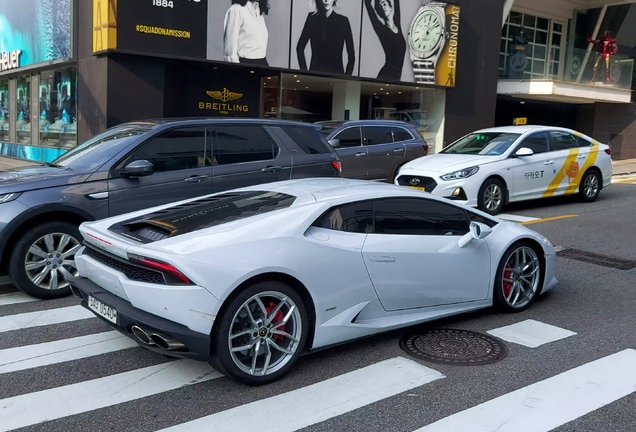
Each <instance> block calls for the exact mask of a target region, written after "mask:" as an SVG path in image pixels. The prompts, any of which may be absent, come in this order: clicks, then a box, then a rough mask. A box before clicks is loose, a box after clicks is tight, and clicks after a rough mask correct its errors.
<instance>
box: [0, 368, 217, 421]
mask: <svg viewBox="0 0 636 432" xmlns="http://www.w3.org/2000/svg"><path fill="white" fill-rule="evenodd" d="M220 376H221V374H220V373H218V372H217V371H215V370H214V369H212V368H211V367H210V365H208V364H207V363H204V362H197V361H193V360H177V361H172V362H169V363H164V364H160V365H156V366H150V367H147V368H143V369H137V370H133V371H130V372H124V373H121V374H117V375H111V376H107V377H104V378H98V379H94V380H91V381H83V382H80V383H77V384H71V385H67V386H63V387H57V388H53V389H50V390H43V391H39V392H35V393H28V394H23V395H20V396H15V397H11V398H7V399H2V400H0V431H2V432H4V431H9V430H13V429H17V428H22V427H26V426H31V425H35V424H39V423H42V422H46V421H50V420H55V419H59V418H63V417H68V416H72V415H76V414H81V413H84V412H87V411H92V410H96V409H100V408H105V407H109V406H113V405H117V404H121V403H125V402H129V401H132V400H136V399H141V398H144V397H148V396H152V395H156V394H159V393H163V392H167V391H170V390H174V389H178V388H180V387H184V386H188V385H192V384H196V383H200V382H204V381H208V380H211V379H215V378H219V377H220Z"/></svg>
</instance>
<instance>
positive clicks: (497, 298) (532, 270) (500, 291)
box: [493, 241, 545, 312]
mask: <svg viewBox="0 0 636 432" xmlns="http://www.w3.org/2000/svg"><path fill="white" fill-rule="evenodd" d="M538 250H539V248H537V246H536V245H534V244H533V243H530V242H528V241H521V242H517V243H515V244H513V245H512V246H510V247H509V248H508V249H507V250H506V252H505V253H504V254H503V256H502V258H501V261H500V262H499V265H498V266H497V274H496V277H495V286H494V293H493V301H494V304H495V307H496V308H497V309H499V310H500V311H502V312H521V311H523V310H525V309H527V308H528V306H530V304H531V303H532V302H533V301H534V300H535V298H536V297H537V296H538V295H540V294H541V290H542V287H543V277H544V273H545V269H544V264H543V261H542V260H541V258H540V252H539V251H538ZM526 266H530V267H529V268H527V269H525V268H526ZM524 269H525V270H524ZM522 296H523V298H522Z"/></svg>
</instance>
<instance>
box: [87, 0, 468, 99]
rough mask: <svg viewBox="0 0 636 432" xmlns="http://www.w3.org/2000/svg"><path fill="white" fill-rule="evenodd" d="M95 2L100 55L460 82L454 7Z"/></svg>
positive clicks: (352, 2)
mask: <svg viewBox="0 0 636 432" xmlns="http://www.w3.org/2000/svg"><path fill="white" fill-rule="evenodd" d="M93 2H94V24H95V25H94V28H95V32H94V36H93V38H94V41H93V44H94V50H95V51H96V52H97V51H100V50H106V49H118V50H123V51H129V52H139V53H144V54H156V55H164V56H170V57H179V58H191V59H199V60H213V61H221V62H229V63H237V64H245V65H253V66H258V67H265V68H267V67H272V68H279V69H288V70H294V71H309V72H314V73H318V74H325V75H333V76H342V77H346V76H360V77H365V78H373V79H378V80H383V81H387V82H409V83H418V84H423V85H435V86H442V87H454V86H455V77H456V64H457V54H458V45H459V27H460V7H459V6H457V5H455V4H452V3H445V2H438V1H427V0H172V1H170V0H136V1H131V0H93ZM98 3H99V5H98ZM97 12H99V15H100V16H99V19H98V17H97ZM98 39H99V41H101V42H100V43H99V44H97V42H96V41H97V40H98ZM104 40H106V43H104V42H103V41H104ZM98 45H99V48H96V47H97V46H98Z"/></svg>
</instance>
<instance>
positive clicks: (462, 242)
mask: <svg viewBox="0 0 636 432" xmlns="http://www.w3.org/2000/svg"><path fill="white" fill-rule="evenodd" d="M491 232H492V229H491V228H490V227H489V226H488V225H486V224H483V223H481V222H471V223H470V231H469V232H468V233H467V234H466V235H464V236H463V237H461V238H460V239H459V247H460V248H463V247H465V246H466V245H468V244H469V243H470V242H472V241H473V240H483V239H485V238H486V237H488V236H489V235H490V233H491Z"/></svg>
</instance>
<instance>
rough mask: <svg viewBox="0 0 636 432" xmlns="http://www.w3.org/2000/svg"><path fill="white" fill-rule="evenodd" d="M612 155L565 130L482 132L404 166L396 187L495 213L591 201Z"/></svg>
mask: <svg viewBox="0 0 636 432" xmlns="http://www.w3.org/2000/svg"><path fill="white" fill-rule="evenodd" d="M611 153H612V152H611V149H610V147H609V146H608V145H606V144H601V143H599V142H598V141H596V140H594V139H592V138H590V137H588V136H586V135H584V134H582V133H580V132H577V131H574V130H571V129H566V128H560V127H549V126H509V127H497V128H490V129H482V130H479V131H476V132H473V133H470V134H468V135H466V136H464V137H462V138H460V139H459V140H457V141H455V142H454V143H452V144H450V145H449V146H447V147H446V148H445V149H444V150H442V151H441V152H440V153H437V154H434V155H430V156H424V157H421V158H418V159H415V160H413V161H411V162H408V163H407V164H405V165H403V166H402V167H401V168H400V169H399V170H398V173H397V175H396V177H395V184H398V185H403V186H409V187H412V188H416V189H420V190H423V191H426V192H430V193H432V194H433V195H437V196H442V197H446V198H449V199H453V200H457V201H459V202H461V203H463V204H467V205H469V206H473V207H478V208H479V209H480V210H482V211H485V212H487V213H490V214H493V215H494V214H497V213H499V212H501V210H502V209H503V207H504V205H506V204H507V203H509V202H515V201H524V200H531V199H537V198H548V197H553V196H559V195H571V194H579V196H580V197H581V199H582V200H584V201H587V202H591V201H594V200H596V198H597V197H598V195H599V192H600V191H601V189H602V188H604V187H608V186H609V185H610V184H611V182H612V159H611V156H610V155H611Z"/></svg>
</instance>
